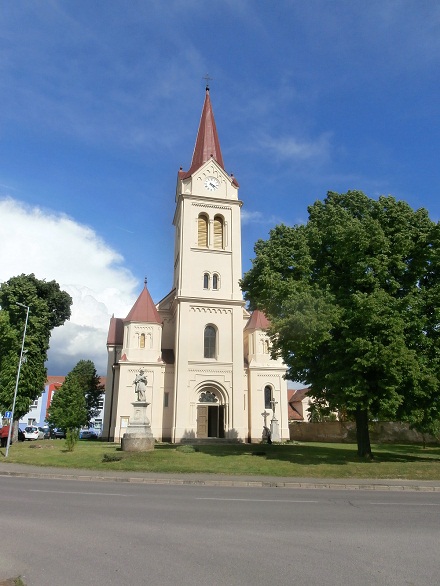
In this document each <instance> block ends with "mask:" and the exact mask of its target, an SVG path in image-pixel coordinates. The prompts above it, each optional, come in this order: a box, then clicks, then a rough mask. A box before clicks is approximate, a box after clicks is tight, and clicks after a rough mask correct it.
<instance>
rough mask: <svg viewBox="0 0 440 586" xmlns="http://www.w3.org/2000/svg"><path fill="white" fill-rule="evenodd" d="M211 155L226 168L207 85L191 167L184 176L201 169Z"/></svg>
mask: <svg viewBox="0 0 440 586" xmlns="http://www.w3.org/2000/svg"><path fill="white" fill-rule="evenodd" d="M211 157H212V158H213V159H214V160H215V161H217V163H218V164H219V165H220V167H222V169H224V168H225V166H224V163H223V156H222V151H221V148H220V141H219V139H218V134H217V127H216V125H215V120H214V112H213V111H212V104H211V98H210V97H209V87H208V86H207V87H206V94H205V102H204V104H203V110H202V116H201V118H200V124H199V130H198V132H197V138H196V145H195V147H194V152H193V156H192V161H191V167H190V169H189V171H187V172H186V173H184V177H183V178H186V177H189V176H190V175H192V174H193V173H194V171H196V170H197V169H199V168H200V167H201V166H202V165H203V163H206V161H208V160H209V159H210V158H211Z"/></svg>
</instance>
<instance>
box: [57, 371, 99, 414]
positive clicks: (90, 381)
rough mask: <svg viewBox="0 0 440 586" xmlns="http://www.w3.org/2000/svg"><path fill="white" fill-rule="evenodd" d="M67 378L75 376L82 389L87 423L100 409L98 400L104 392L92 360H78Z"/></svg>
mask: <svg viewBox="0 0 440 586" xmlns="http://www.w3.org/2000/svg"><path fill="white" fill-rule="evenodd" d="M67 378H69V379H70V378H75V380H77V381H78V383H79V385H80V387H81V388H82V390H83V393H84V396H85V401H86V409H87V422H86V423H87V424H89V423H90V420H91V419H92V418H93V417H96V415H98V413H99V411H100V409H99V402H100V398H101V395H102V393H103V392H104V386H103V385H102V384H101V383H100V379H99V376H98V375H97V373H96V368H95V365H94V364H93V362H92V360H80V361H79V362H78V363H77V364H76V365H75V366H74V367H73V369H72V370H71V371H70V372H69V374H68V375H67V377H66V379H67Z"/></svg>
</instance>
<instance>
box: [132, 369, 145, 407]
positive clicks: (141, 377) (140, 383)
mask: <svg viewBox="0 0 440 586" xmlns="http://www.w3.org/2000/svg"><path fill="white" fill-rule="evenodd" d="M133 384H134V392H135V393H136V394H137V400H138V401H145V400H146V398H147V396H146V393H145V391H146V390H147V375H146V374H145V371H144V370H142V368H141V369H140V371H139V374H137V375H136V378H135V379H134V381H133Z"/></svg>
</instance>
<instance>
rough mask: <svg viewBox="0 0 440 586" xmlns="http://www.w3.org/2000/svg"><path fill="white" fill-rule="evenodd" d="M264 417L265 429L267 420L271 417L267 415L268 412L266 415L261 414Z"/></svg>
mask: <svg viewBox="0 0 440 586" xmlns="http://www.w3.org/2000/svg"><path fill="white" fill-rule="evenodd" d="M261 415H262V416H263V417H264V427H267V418H268V416H269V413H267V412H266V411H265V412H264V413H262V414H261Z"/></svg>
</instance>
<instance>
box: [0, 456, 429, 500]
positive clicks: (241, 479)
mask: <svg viewBox="0 0 440 586" xmlns="http://www.w3.org/2000/svg"><path fill="white" fill-rule="evenodd" d="M0 476H15V477H20V476H21V477H28V478H58V479H62V480H76V481H78V480H80V481H101V482H132V483H136V484H160V485H164V484H169V485H182V484H185V485H188V484H192V485H195V486H229V487H266V488H270V487H272V488H302V489H324V488H327V489H337V490H377V491H380V490H387V491H402V490H405V491H421V492H439V493H440V480H402V479H399V480H395V479H389V480H388V479H377V480H376V479H375V480H371V479H361V478H296V477H295V478H285V477H284V478H282V477H274V476H226V475H221V474H219V475H217V474H167V473H152V472H124V471H105V470H82V469H76V468H75V469H73V468H54V467H47V468H45V467H40V466H29V465H27V464H11V463H9V462H4V461H2V462H0Z"/></svg>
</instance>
